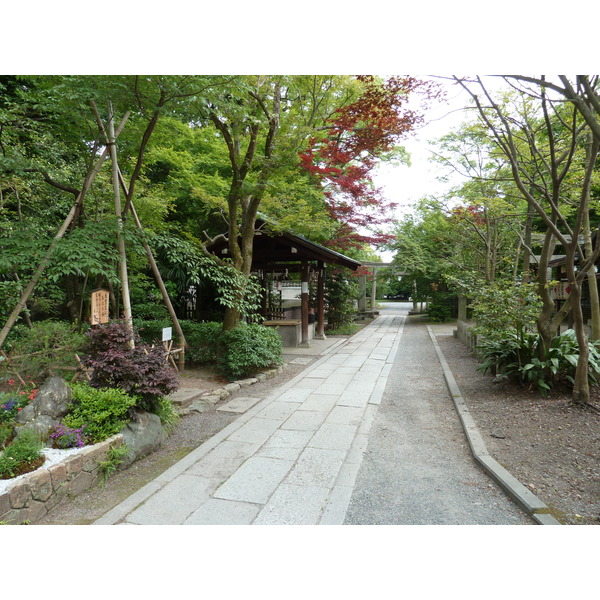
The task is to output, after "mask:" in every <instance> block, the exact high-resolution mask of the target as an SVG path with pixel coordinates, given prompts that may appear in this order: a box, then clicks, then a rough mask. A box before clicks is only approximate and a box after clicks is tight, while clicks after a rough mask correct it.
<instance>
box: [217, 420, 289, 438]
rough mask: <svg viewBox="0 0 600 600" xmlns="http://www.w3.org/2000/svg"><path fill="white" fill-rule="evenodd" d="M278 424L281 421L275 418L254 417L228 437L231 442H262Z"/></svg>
mask: <svg viewBox="0 0 600 600" xmlns="http://www.w3.org/2000/svg"><path fill="white" fill-rule="evenodd" d="M280 425H281V421H279V420H276V419H257V418H254V419H251V420H250V421H248V422H247V423H245V424H244V425H242V426H241V427H240V428H239V429H237V430H236V431H235V432H234V433H232V434H231V435H230V436H229V437H228V439H229V440H230V441H232V442H249V443H251V444H264V443H265V442H266V441H267V440H268V439H269V437H270V436H271V434H272V433H273V432H274V431H275V430H276V429H277V428H278V427H279V426H280Z"/></svg>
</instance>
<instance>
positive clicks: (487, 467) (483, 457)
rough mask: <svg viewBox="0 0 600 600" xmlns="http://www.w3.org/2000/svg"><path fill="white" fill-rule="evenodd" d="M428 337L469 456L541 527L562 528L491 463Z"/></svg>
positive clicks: (533, 497) (443, 361)
mask: <svg viewBox="0 0 600 600" xmlns="http://www.w3.org/2000/svg"><path fill="white" fill-rule="evenodd" d="M427 331H428V332H429V337H430V338H431V341H432V342H433V347H434V348H435V351H436V353H437V356H438V359H439V361H440V364H441V365H442V371H443V373H444V378H445V379H446V384H447V385H448V390H449V392H450V395H451V396H452V400H453V401H454V406H455V407H456V412H457V413H458V416H459V418H460V420H461V423H462V426H463V429H464V432H465V435H466V436H467V441H468V442H469V446H470V447H471V452H472V454H473V456H474V457H475V460H476V461H477V462H478V463H479V464H480V465H481V466H482V467H483V469H484V471H486V472H487V473H488V474H489V475H490V476H491V477H492V478H493V479H495V480H496V481H497V482H498V484H499V485H500V486H501V487H502V489H503V490H504V491H505V492H506V493H507V494H508V495H509V496H510V497H511V498H512V499H513V500H514V501H515V502H516V503H517V504H518V505H519V506H520V507H521V508H522V509H523V510H525V512H527V513H528V514H529V515H530V516H531V517H532V518H533V519H534V520H535V521H536V522H537V523H539V524H540V525H561V523H560V522H559V521H557V520H556V519H555V518H554V517H553V516H552V515H551V514H549V512H550V509H549V508H548V506H547V505H546V504H545V503H544V502H542V501H541V500H540V499H539V498H538V497H537V496H536V495H535V494H533V493H532V492H531V491H530V490H529V489H528V488H526V487H525V486H524V485H523V484H522V483H521V482H520V481H518V480H517V479H516V478H515V477H513V476H512V475H511V474H510V473H509V472H508V471H507V470H506V469H505V468H504V467H503V466H502V465H501V464H500V463H498V462H497V461H496V459H494V458H493V457H492V456H491V455H490V453H489V452H488V450H487V448H486V446H485V443H484V441H483V438H482V437H481V434H480V433H479V430H478V429H477V425H476V424H475V421H474V420H473V417H471V414H470V413H469V409H468V407H467V403H466V402H465V399H464V398H463V396H462V394H461V392H460V389H459V388H458V385H457V383H456V380H455V379H454V375H453V374H452V371H451V370H450V367H449V366H448V363H447V362H446V359H445V357H444V355H443V353H442V350H441V348H440V347H439V344H438V343H437V340H436V339H435V334H434V333H433V331H432V329H431V327H430V326H429V325H427Z"/></svg>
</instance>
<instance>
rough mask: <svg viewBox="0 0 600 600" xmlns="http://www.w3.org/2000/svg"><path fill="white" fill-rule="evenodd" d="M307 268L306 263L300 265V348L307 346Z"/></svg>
mask: <svg viewBox="0 0 600 600" xmlns="http://www.w3.org/2000/svg"><path fill="white" fill-rule="evenodd" d="M308 279H309V266H308V263H307V262H303V263H302V282H301V284H300V285H301V289H300V302H301V305H300V306H301V309H300V314H301V318H302V341H301V342H300V345H301V346H308V345H309V344H308V290H309V284H308Z"/></svg>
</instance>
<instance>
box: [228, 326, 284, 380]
mask: <svg viewBox="0 0 600 600" xmlns="http://www.w3.org/2000/svg"><path fill="white" fill-rule="evenodd" d="M220 347H221V356H220V358H219V369H220V371H221V373H222V374H223V375H225V376H226V377H228V378H229V379H237V378H239V377H249V376H250V375H253V374H254V373H256V372H257V371H258V370H260V369H262V368H266V367H270V366H272V365H280V364H281V363H282V345H281V338H280V337H279V334H278V333H277V331H275V330H274V329H271V328H269V327H264V326H262V325H258V324H242V325H239V326H238V327H236V328H235V329H232V330H231V331H225V332H223V333H222V334H221V338H220Z"/></svg>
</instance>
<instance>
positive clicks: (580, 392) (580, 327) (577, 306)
mask: <svg viewBox="0 0 600 600" xmlns="http://www.w3.org/2000/svg"><path fill="white" fill-rule="evenodd" d="M569 279H571V278H569ZM569 285H570V286H571V298H572V303H573V312H572V314H573V325H574V328H575V334H576V336H577V343H578V345H579V359H578V360H577V369H576V371H575V381H574V383H573V395H572V400H573V403H575V404H588V403H589V401H590V384H589V381H588V365H589V356H590V349H589V346H588V340H587V336H586V334H585V330H584V323H583V311H582V310H581V286H580V285H579V283H577V282H576V281H575V278H573V281H569Z"/></svg>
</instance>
